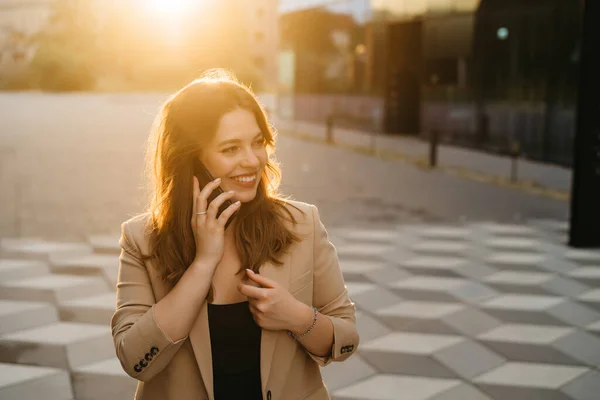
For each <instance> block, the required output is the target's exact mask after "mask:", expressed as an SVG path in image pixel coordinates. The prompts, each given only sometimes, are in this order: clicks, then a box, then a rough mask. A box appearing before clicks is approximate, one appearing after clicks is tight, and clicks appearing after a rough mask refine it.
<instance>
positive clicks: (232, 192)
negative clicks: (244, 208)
mask: <svg viewBox="0 0 600 400" xmlns="http://www.w3.org/2000/svg"><path fill="white" fill-rule="evenodd" d="M227 193H229V194H234V193H235V190H230V191H229V192H227Z"/></svg>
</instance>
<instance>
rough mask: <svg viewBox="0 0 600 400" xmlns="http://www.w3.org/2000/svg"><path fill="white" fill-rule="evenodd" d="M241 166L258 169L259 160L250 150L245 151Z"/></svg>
mask: <svg viewBox="0 0 600 400" xmlns="http://www.w3.org/2000/svg"><path fill="white" fill-rule="evenodd" d="M243 164H244V166H247V167H258V166H259V165H260V160H259V159H258V157H257V156H256V154H255V153H254V151H253V150H252V149H250V150H246V153H245V155H244V160H243Z"/></svg>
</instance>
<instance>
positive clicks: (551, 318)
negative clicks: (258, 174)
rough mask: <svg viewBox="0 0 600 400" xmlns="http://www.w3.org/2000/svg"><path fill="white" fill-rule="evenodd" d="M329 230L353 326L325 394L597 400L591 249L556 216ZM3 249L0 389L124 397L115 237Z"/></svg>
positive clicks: (597, 295) (597, 287) (18, 242)
mask: <svg viewBox="0 0 600 400" xmlns="http://www.w3.org/2000/svg"><path fill="white" fill-rule="evenodd" d="M329 234H330V237H331V240H332V242H334V244H335V245H336V250H337V252H338V255H339V259H340V266H341V268H342V270H343V272H344V277H345V280H346V284H347V287H348V292H349V293H350V297H351V299H352V300H353V301H354V303H355V304H356V307H357V315H356V317H357V326H358V330H359V333H360V337H361V344H360V346H359V348H358V352H357V354H355V355H354V356H353V357H352V358H350V359H349V360H348V361H346V362H344V363H333V364H331V365H329V366H328V367H325V368H324V369H323V371H322V372H323V379H324V381H325V383H326V384H327V386H328V388H329V390H330V393H331V395H332V398H333V399H336V400H374V399H378V400H397V399H406V400H501V399H502V400H504V399H511V400H526V399H527V400H529V399H544V400H545V399H550V400H592V399H598V393H600V372H599V370H598V366H599V365H600V250H599V251H595V250H575V249H570V248H568V247H566V246H565V244H564V243H562V242H561V240H564V223H562V222H557V221H531V222H530V223H524V224H510V225H507V224H495V223H470V224H467V223H464V224H460V225H431V224H414V225H410V226H399V227H398V228H397V229H395V230H394V229H385V230H383V229H378V230H368V229H355V228H339V229H333V228H332V229H330V231H329ZM90 249H93V252H92V251H90ZM2 251H3V255H2V259H0V322H1V326H2V329H0V347H2V349H3V354H4V356H2V357H0V358H2V359H0V370H2V371H3V372H4V373H3V374H0V397H2V398H5V397H6V396H5V394H6V395H8V397H6V398H29V397H26V396H25V395H24V394H27V395H28V394H29V393H39V392H40V391H41V392H43V393H44V394H45V397H47V398H64V399H73V398H81V399H105V398H111V399H113V400H120V399H130V398H132V397H133V392H134V391H135V386H136V382H135V380H133V379H131V378H129V377H128V376H126V375H125V374H124V372H123V371H122V368H121V366H120V364H119V362H118V361H117V360H116V359H115V358H114V349H112V342H111V340H110V330H109V329H108V323H109V318H110V316H111V315H112V312H113V310H114V307H115V303H114V302H115V298H114V290H115V287H114V282H115V281H116V273H117V268H118V258H117V257H118V254H119V247H118V237H114V236H96V237H92V238H89V239H88V242H87V243H86V244H85V245H82V244H81V243H77V244H72V245H70V244H68V243H60V244H59V243H52V242H43V241H40V240H39V239H4V240H3V242H2ZM55 349H58V352H57V350H55ZM2 362H3V363H4V364H1V363H2ZM15 396H17V397H15ZM19 396H20V397H19ZM24 396H25V397H24Z"/></svg>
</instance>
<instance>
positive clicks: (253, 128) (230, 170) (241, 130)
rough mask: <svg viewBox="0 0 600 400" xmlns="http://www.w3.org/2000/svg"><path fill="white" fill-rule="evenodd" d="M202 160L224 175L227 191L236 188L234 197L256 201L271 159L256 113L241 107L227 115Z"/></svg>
mask: <svg viewBox="0 0 600 400" xmlns="http://www.w3.org/2000/svg"><path fill="white" fill-rule="evenodd" d="M200 161H202V163H203V164H204V165H205V166H206V168H207V169H208V171H209V172H210V173H211V175H212V176H213V177H215V178H221V179H222V183H221V189H223V191H225V192H227V191H229V190H234V191H235V192H236V194H235V196H234V198H233V201H236V200H239V201H241V202H242V203H248V202H250V201H252V200H253V199H254V197H255V196H256V190H257V188H258V184H259V182H260V179H261V176H262V174H263V171H264V169H265V166H266V165H267V161H268V154H267V149H266V143H265V139H264V135H263V133H262V131H261V130H260V127H259V126H258V123H257V122H256V118H255V117H254V114H252V112H250V111H248V110H245V109H243V108H237V109H235V110H234V111H230V112H228V113H226V114H225V115H223V117H221V119H220V121H219V126H218V128H217V131H216V133H215V135H214V137H213V138H212V140H211V141H210V142H209V143H208V145H207V146H206V147H205V148H204V149H203V151H202V155H201V156H200Z"/></svg>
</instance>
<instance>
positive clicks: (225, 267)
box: [111, 71, 359, 400]
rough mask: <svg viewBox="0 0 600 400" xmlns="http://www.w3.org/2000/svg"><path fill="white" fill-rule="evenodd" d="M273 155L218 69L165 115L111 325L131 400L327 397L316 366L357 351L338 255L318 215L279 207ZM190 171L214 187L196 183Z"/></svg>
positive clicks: (243, 93) (255, 113)
mask: <svg viewBox="0 0 600 400" xmlns="http://www.w3.org/2000/svg"><path fill="white" fill-rule="evenodd" d="M273 146H274V135H273V132H272V131H271V129H270V127H269V124H268V122H267V118H266V116H265V114H264V112H263V110H262V109H261V107H260V105H259V104H258V102H257V100H256V98H255V97H254V96H253V95H252V94H251V92H250V91H249V90H248V89H247V88H246V87H244V86H243V85H241V84H239V83H237V82H236V81H235V80H234V79H233V78H232V77H230V76H229V75H227V74H225V73H224V72H222V71H212V72H210V73H208V74H206V75H205V76H203V77H202V78H201V79H198V80H195V81H193V82H192V83H190V84H188V85H187V86H185V87H184V88H183V89H181V90H180V91H179V92H177V93H176V94H175V95H173V96H172V97H171V98H170V99H169V100H168V101H167V102H166V103H165V104H164V105H163V107H162V109H161V112H160V113H159V115H158V117H157V120H156V123H155V125H154V128H153V135H152V137H151V140H150V142H149V149H148V155H149V160H148V165H149V166H150V167H151V168H150V169H149V171H150V175H151V177H152V178H153V190H152V200H151V203H150V207H149V210H148V212H147V213H146V214H143V215H140V216H137V217H134V218H132V219H130V220H129V221H127V222H125V223H123V225H122V236H121V240H120V244H121V247H122V251H121V257H120V267H119V280H118V284H117V309H116V312H115V314H114V316H113V318H112V321H111V327H112V333H113V338H114V344H115V349H116V353H117V357H118V358H119V360H120V361H121V365H122V366H123V368H124V370H125V371H126V372H127V373H128V374H129V375H130V376H132V377H134V378H136V379H137V380H138V381H140V382H139V383H138V388H137V392H136V399H161V400H164V399H176V400H183V399H194V400H198V399H210V400H215V399H216V400H224V399H225V400H228V399H249V400H250V399H252V400H253V399H264V400H274V399H281V400H294V399H311V400H313V399H314V400H320V399H329V398H330V397H329V394H328V392H327V389H326V388H325V386H324V384H323V381H322V379H321V374H320V369H319V366H324V365H327V364H329V363H330V362H332V361H343V360H345V359H347V358H348V357H349V356H350V355H351V354H353V353H354V352H355V351H356V348H357V346H358V341H359V338H358V333H357V330H356V325H355V316H354V313H355V307H354V304H353V303H352V302H351V301H350V299H349V297H348V293H347V290H346V287H345V284H344V280H343V277H342V273H341V270H340V267H339V264H338V260H337V255H336V252H335V249H334V247H333V245H332V244H331V243H330V242H329V240H328V237H327V232H326V230H325V228H324V226H323V225H322V223H321V221H320V219H319V214H318V211H317V209H316V207H315V206H312V205H308V204H305V203H300V202H294V201H289V200H286V199H284V198H282V197H280V196H278V195H277V192H276V190H277V186H278V183H279V177H280V171H279V169H278V167H277V164H276V163H275V160H274V158H273V154H272V152H273ZM200 163H201V165H203V166H204V167H205V168H206V169H207V170H208V172H209V173H210V174H212V176H214V177H216V179H215V180H212V181H210V182H209V183H207V184H204V183H202V184H201V183H200V182H199V180H198V178H196V176H195V173H197V171H198V169H197V168H198V167H197V165H199V164H200ZM219 187H220V188H221V189H222V191H223V192H222V193H221V194H219V195H218V196H217V197H216V198H215V199H214V200H212V201H210V202H209V200H208V199H209V196H210V195H211V194H212V193H213V192H214V191H215V190H216V189H217V188H219ZM228 200H229V201H230V202H231V205H229V206H228V207H227V208H226V209H225V211H223V212H221V213H220V215H219V214H218V210H219V207H221V208H224V207H223V205H224V204H229V203H226V202H227V201H228ZM229 220H231V224H230V225H229V226H228V227H227V228H225V226H226V223H227V221H229Z"/></svg>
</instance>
